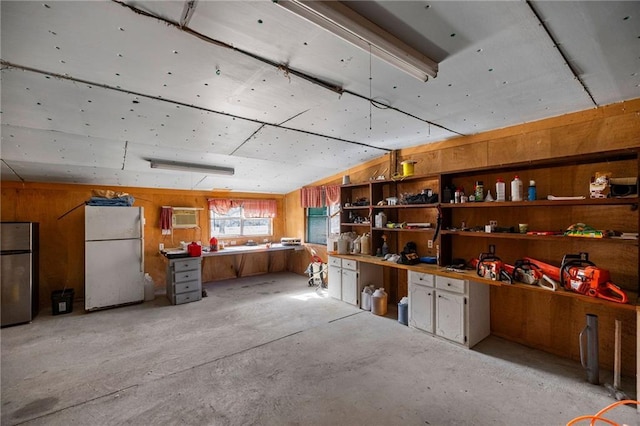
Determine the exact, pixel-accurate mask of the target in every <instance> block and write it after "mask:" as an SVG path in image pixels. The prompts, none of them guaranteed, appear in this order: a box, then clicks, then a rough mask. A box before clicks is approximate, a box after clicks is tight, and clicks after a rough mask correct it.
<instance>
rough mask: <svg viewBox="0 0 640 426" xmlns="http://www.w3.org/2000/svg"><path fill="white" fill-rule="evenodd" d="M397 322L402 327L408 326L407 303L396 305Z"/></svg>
mask: <svg viewBox="0 0 640 426" xmlns="http://www.w3.org/2000/svg"><path fill="white" fill-rule="evenodd" d="M398 322H399V323H400V324H403V325H409V304H408V303H398Z"/></svg>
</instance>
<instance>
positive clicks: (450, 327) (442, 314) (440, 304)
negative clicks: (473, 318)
mask: <svg viewBox="0 0 640 426" xmlns="http://www.w3.org/2000/svg"><path fill="white" fill-rule="evenodd" d="M466 303H467V300H466V297H465V296H463V295H461V294H453V293H449V292H448V291H438V294H437V296H436V335H438V336H440V337H444V338H445V339H447V340H451V341H454V342H457V343H462V344H464V343H466V339H467V336H466V335H465V326H464V325H465V317H466V312H465V309H464V308H465V305H466Z"/></svg>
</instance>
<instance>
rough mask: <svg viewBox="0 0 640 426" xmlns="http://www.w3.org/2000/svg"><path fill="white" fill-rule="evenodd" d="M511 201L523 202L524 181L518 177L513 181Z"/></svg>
mask: <svg viewBox="0 0 640 426" xmlns="http://www.w3.org/2000/svg"><path fill="white" fill-rule="evenodd" d="M511 201H522V181H521V180H520V177H519V176H518V175H516V176H515V177H514V178H513V180H512V181H511Z"/></svg>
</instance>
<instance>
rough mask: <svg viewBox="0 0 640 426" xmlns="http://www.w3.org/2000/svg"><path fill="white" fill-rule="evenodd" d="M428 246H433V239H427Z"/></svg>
mask: <svg viewBox="0 0 640 426" xmlns="http://www.w3.org/2000/svg"><path fill="white" fill-rule="evenodd" d="M427 248H433V240H428V241H427Z"/></svg>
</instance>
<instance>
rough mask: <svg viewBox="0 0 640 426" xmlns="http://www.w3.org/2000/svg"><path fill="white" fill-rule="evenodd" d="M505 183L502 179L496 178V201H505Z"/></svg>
mask: <svg viewBox="0 0 640 426" xmlns="http://www.w3.org/2000/svg"><path fill="white" fill-rule="evenodd" d="M506 190H507V189H506V185H505V183H504V180H503V179H502V178H501V177H499V178H498V179H497V180H496V201H505V200H506V194H505V192H506Z"/></svg>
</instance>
